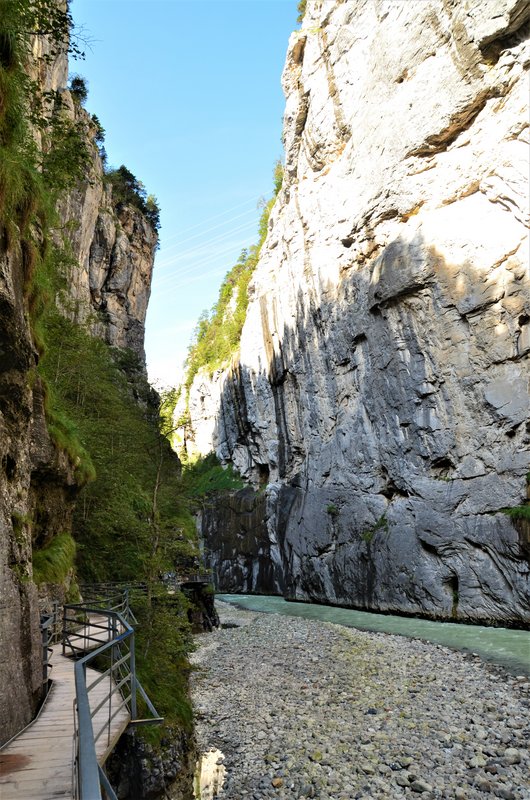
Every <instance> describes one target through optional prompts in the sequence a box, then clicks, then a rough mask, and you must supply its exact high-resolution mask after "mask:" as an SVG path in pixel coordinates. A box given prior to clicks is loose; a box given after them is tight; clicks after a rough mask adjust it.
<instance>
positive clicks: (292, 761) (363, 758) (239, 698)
mask: <svg viewBox="0 0 530 800" xmlns="http://www.w3.org/2000/svg"><path fill="white" fill-rule="evenodd" d="M218 610H219V612H220V617H221V623H222V624H223V625H224V626H226V627H224V628H221V629H220V630H219V631H217V632H216V633H214V634H212V635H210V636H207V637H198V639H197V643H198V649H197V651H196V653H195V654H194V656H193V662H194V664H195V667H196V671H195V675H194V678H193V685H192V696H193V700H194V704H195V708H196V715H197V728H196V730H197V737H198V743H199V747H200V748H201V749H203V750H205V751H206V750H210V749H218V750H220V751H221V752H222V753H223V754H224V767H225V769H226V776H225V783H224V786H223V788H222V790H220V791H219V792H218V793H217V794H213V795H212V797H219V798H227V800H228V798H230V799H231V800H233V799H235V798H238V800H239V799H240V798H241V800H243V798H248V800H265V798H279V799H282V800H287V798H293V800H294V798H296V800H307V799H308V798H316V799H318V800H354V798H355V800H357V798H359V799H360V798H366V799H367V800H368V798H381V800H383V798H385V799H386V798H395V799H396V800H397V798H405V797H411V796H415V795H416V794H419V795H421V796H422V797H423V798H425V800H431V799H432V798H444V800H445V799H446V798H469V800H474V799H475V798H476V800H479V798H484V797H485V796H494V797H501V798H505V800H526V798H528V796H529V786H528V771H529V767H530V753H529V751H528V749H527V743H528V729H527V728H528V707H529V697H530V682H529V681H528V679H527V678H525V677H523V676H519V677H511V676H507V675H506V674H505V673H503V672H502V671H500V670H499V669H498V668H494V667H491V666H487V665H485V664H483V663H480V662H478V661H477V660H476V659H472V660H469V658H468V657H466V656H464V655H463V654H462V653H457V652H454V651H452V650H449V649H448V648H446V647H442V646H437V645H431V644H427V643H424V642H421V641H418V640H407V639H405V638H402V637H398V636H391V635H387V634H374V633H367V632H364V631H357V630H349V629H345V628H342V627H339V626H336V625H332V624H330V623H325V622H318V621H313V620H305V619H294V618H289V617H281V616H278V615H276V614H256V613H254V612H251V611H247V610H243V609H240V608H234V607H232V606H229V605H227V604H225V603H222V602H221V603H218ZM484 793H486V794H484ZM205 796H206V797H207V796H208V795H207V794H206V795H205Z"/></svg>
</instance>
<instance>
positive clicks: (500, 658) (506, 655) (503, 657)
mask: <svg viewBox="0 0 530 800" xmlns="http://www.w3.org/2000/svg"><path fill="white" fill-rule="evenodd" d="M216 597H217V598H218V599H219V600H222V601H224V602H226V603H234V604H235V605H239V606H242V607H243V608H248V609H249V610H251V611H264V612H268V613H270V614H284V615H288V616H292V617H304V618H305V619H318V620H322V621H324V622H334V623H335V624H337V625H345V626H346V627H348V628H360V629H361V630H367V631H377V632H379V633H395V634H399V635H401V636H410V637H412V638H416V639H424V640H425V641H428V642H434V643H436V644H441V645H445V646H446V647H452V648H454V649H455V650H464V651H467V652H471V653H476V654H477V655H479V656H480V657H481V658H483V659H484V660H485V661H491V662H493V663H495V664H500V665H501V666H503V667H504V668H505V669H506V670H508V671H509V672H511V673H513V674H515V675H530V633H529V632H528V631H520V630H511V629H510V628H490V627H487V626H485V625H463V624H460V623H454V622H433V621H431V620H427V619H417V618H416V617H398V616H394V615H392V614H372V613H370V612H368V611H354V610H352V609H350V608H337V607H335V606H321V605H315V604H313V603H289V602H287V601H286V600H284V599H283V597H267V596H263V595H244V594H238V595H234V594H218V595H216Z"/></svg>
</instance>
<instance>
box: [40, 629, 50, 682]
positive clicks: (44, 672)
mask: <svg viewBox="0 0 530 800" xmlns="http://www.w3.org/2000/svg"><path fill="white" fill-rule="evenodd" d="M41 619H42V618H41ZM41 634H42V684H43V686H44V685H46V684H47V683H48V642H49V634H48V626H46V625H45V624H43V623H42V622H41Z"/></svg>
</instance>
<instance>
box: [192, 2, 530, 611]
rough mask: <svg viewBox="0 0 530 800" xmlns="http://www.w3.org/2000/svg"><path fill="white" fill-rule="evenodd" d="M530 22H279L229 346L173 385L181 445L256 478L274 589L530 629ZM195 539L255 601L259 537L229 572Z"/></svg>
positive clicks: (350, 8) (502, 15) (317, 9)
mask: <svg viewBox="0 0 530 800" xmlns="http://www.w3.org/2000/svg"><path fill="white" fill-rule="evenodd" d="M529 18H530V7H529V6H528V3H526V2H521V0H488V2H484V3H480V4H476V3H474V2H471V0H463V1H462V0H458V2H456V0H425V2H421V3H411V2H409V0H354V1H352V0H348V2H339V1H338V0H337V1H336V2H331V1H330V2H318V0H317V2H311V0H310V1H309V2H308V4H307V12H306V16H305V19H304V22H303V25H302V28H301V30H300V31H298V32H296V33H294V34H293V35H292V36H291V39H290V43H289V49H288V53H287V62H286V66H285V70H284V74H283V86H284V90H285V94H286V112H285V129H284V142H285V149H286V157H285V177H284V183H283V187H282V190H281V192H280V195H279V197H278V200H277V202H276V205H275V207H274V209H273V211H272V214H271V218H270V222H269V233H268V237H267V240H266V242H265V245H264V247H263V249H262V251H261V257H260V262H259V265H258V268H257V270H256V272H255V275H254V278H253V281H252V283H251V286H250V303H249V308H248V313H247V319H246V322H245V326H244V329H243V333H242V337H241V343H240V352H239V356H238V358H237V359H234V360H233V362H232V364H231V366H230V368H229V369H227V370H225V371H221V372H217V373H215V374H214V375H213V376H208V375H206V374H204V373H202V374H199V375H198V376H197V377H196V378H195V381H194V383H193V385H192V388H191V392H190V399H189V408H190V415H191V421H192V422H191V428H192V430H191V437H192V439H194V444H195V446H196V447H197V448H198V449H199V450H201V451H202V452H204V453H205V452H207V451H208V450H211V449H215V450H216V451H217V453H218V455H219V456H220V457H221V458H222V460H223V461H225V462H232V463H233V464H234V465H235V466H236V467H237V469H239V470H240V471H241V473H242V474H243V476H245V477H246V478H248V479H250V480H252V481H254V482H255V483H256V484H257V483H258V482H261V483H264V482H266V483H267V484H268V486H267V489H266V494H267V504H266V506H267V513H266V514H265V517H264V518H265V524H266V526H267V531H268V542H269V544H268V548H269V552H270V557H271V559H272V560H273V561H274V564H275V565H276V566H275V569H276V572H277V571H278V570H279V571H280V573H281V574H280V578H279V579H278V580H276V584H275V587H274V589H275V591H283V592H284V593H285V594H286V596H287V597H289V598H293V599H295V598H296V599H304V600H314V601H322V602H328V603H334V604H340V605H350V606H355V607H361V608H369V609H375V610H380V611H399V612H402V613H422V614H425V615H428V616H434V617H440V618H458V619H467V620H477V621H479V620H488V621H493V620H495V621H504V622H508V623H512V624H524V622H529V621H530V611H529V608H530V604H529V593H528V592H529V587H528V574H529V562H528V530H527V528H528V524H527V523H525V522H523V521H521V522H517V523H514V524H512V520H511V519H510V518H509V516H507V515H506V514H505V513H503V512H502V509H505V508H511V507H516V506H519V505H521V504H523V503H524V502H525V500H526V474H527V472H528V470H529V466H530V455H529V442H530V422H529V409H530V395H529V369H528V354H529V350H530V280H529V272H528V236H527V224H528V199H527V174H528V130H529V126H528V67H529V64H530V54H529V48H528V37H529ZM206 516H207V517H208V514H207V515H206ZM212 520H213V521H212ZM204 530H205V533H206V547H207V549H210V550H211V551H212V552H213V553H214V557H213V558H212V565H213V566H214V568H215V570H216V571H217V573H218V575H222V576H224V577H223V579H222V580H221V586H222V587H226V588H230V589H231V590H232V591H233V590H234V589H236V590H239V591H262V590H263V587H262V586H261V584H260V581H259V580H255V579H254V577H253V576H255V575H257V572H258V569H257V567H256V565H257V564H258V560H259V558H258V557H259V553H258V548H256V552H255V556H254V564H253V565H252V564H251V565H250V566H249V567H248V569H247V568H246V567H245V570H244V572H245V574H244V575H243V577H242V578H237V577H234V576H237V575H238V570H239V571H241V564H240V563H239V564H238V554H237V546H234V547H232V546H228V545H227V544H226V541H224V540H223V536H224V533H223V530H222V527H221V525H216V524H215V522H214V516H212V513H211V512H209V519H207V520H206V524H205V525H204ZM236 533H237V532H236ZM262 538H263V536H262V534H261V533H260V535H259V537H258V539H257V541H261V540H262ZM230 575H231V576H232V577H230ZM268 590H269V591H270V590H271V589H270V587H269V589H268Z"/></svg>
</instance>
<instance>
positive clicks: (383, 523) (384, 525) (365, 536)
mask: <svg viewBox="0 0 530 800" xmlns="http://www.w3.org/2000/svg"><path fill="white" fill-rule="evenodd" d="M381 530H384V531H385V533H388V520H387V518H386V514H382V515H381V516H380V517H379V519H378V520H377V522H376V523H375V525H374V526H373V527H372V528H369V529H368V530H367V531H364V533H361V539H362V540H363V541H365V542H367V543H369V542H371V541H372V539H373V538H374V536H375V534H376V533H377V531H381Z"/></svg>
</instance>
